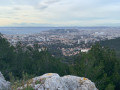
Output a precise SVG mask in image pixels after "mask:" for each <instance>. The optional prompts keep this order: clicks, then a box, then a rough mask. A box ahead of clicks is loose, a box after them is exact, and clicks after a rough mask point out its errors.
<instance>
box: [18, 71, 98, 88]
mask: <svg viewBox="0 0 120 90" xmlns="http://www.w3.org/2000/svg"><path fill="white" fill-rule="evenodd" d="M26 86H27V85H25V86H24V87H26ZM29 86H31V87H32V88H33V89H34V90H98V89H97V88H96V87H95V84H94V83H93V82H91V81H90V80H89V79H87V78H84V77H77V76H72V75H67V76H63V77H60V76H59V75H58V74H56V73H47V74H44V75H42V76H39V77H35V78H33V79H32V82H31V83H30V84H29ZM20 89H23V87H19V88H18V90H20Z"/></svg>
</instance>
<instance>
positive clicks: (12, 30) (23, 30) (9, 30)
mask: <svg viewBox="0 0 120 90" xmlns="http://www.w3.org/2000/svg"><path fill="white" fill-rule="evenodd" d="M108 28H110V27H0V33H2V34H34V33H40V32H42V31H48V30H57V29H79V30H95V29H108ZM119 28H120V27H119Z"/></svg>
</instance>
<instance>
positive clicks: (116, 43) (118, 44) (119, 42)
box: [100, 38, 120, 55]
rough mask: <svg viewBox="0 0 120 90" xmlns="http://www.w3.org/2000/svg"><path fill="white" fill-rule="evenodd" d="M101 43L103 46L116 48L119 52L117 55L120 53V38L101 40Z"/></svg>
mask: <svg viewBox="0 0 120 90" xmlns="http://www.w3.org/2000/svg"><path fill="white" fill-rule="evenodd" d="M100 44H101V45H102V46H105V47H109V48H111V49H114V50H115V51H116V52H117V55H120V38H116V39H112V40H105V41H101V42H100Z"/></svg>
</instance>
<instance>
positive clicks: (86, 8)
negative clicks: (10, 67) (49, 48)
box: [0, 0, 120, 27]
mask: <svg viewBox="0 0 120 90" xmlns="http://www.w3.org/2000/svg"><path fill="white" fill-rule="evenodd" d="M0 2H1V3H0V13H1V14H0V27H6V26H7V27H9V26H12V27H17V26H18V27H26V26H32V27H40V26H44V27H45V26H47V27H49V26H54V27H56V26H58V27H61V26H84V27H86V26H120V17H119V15H120V1H119V0H114V1H113V0H84V1H83V0H34V1H33V0H0Z"/></svg>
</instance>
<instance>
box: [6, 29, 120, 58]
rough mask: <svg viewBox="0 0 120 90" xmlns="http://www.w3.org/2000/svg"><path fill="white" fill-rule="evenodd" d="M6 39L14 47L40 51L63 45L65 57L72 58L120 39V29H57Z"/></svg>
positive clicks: (13, 35) (15, 35) (7, 37)
mask: <svg viewBox="0 0 120 90" xmlns="http://www.w3.org/2000/svg"><path fill="white" fill-rule="evenodd" d="M4 37H5V38H6V39H7V40H8V41H9V42H10V43H11V44H12V45H14V46H16V44H18V43H21V45H23V46H31V47H33V46H34V45H35V44H38V45H39V46H40V49H39V51H41V50H45V47H46V46H48V47H49V45H57V44H62V45H65V46H67V47H64V46H63V47H62V46H61V47H59V46H58V48H57V49H59V50H61V51H62V54H63V55H64V56H72V55H76V54H78V53H79V52H80V51H81V52H88V50H90V48H91V46H92V44H93V43H95V42H99V41H104V40H110V39H114V38H117V37H120V28H110V27H109V28H78V29H73V28H72V29H55V30H48V31H42V32H41V33H35V34H12V35H9V34H4Z"/></svg>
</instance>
